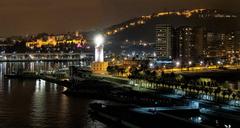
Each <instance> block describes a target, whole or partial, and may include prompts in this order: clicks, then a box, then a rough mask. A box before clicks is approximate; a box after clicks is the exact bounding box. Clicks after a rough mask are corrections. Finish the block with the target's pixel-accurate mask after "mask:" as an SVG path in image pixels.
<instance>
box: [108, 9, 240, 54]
mask: <svg viewBox="0 0 240 128" xmlns="http://www.w3.org/2000/svg"><path fill="white" fill-rule="evenodd" d="M156 24H170V25H172V26H173V27H175V28H177V27H180V26H196V27H205V28H206V29H207V30H208V31H214V32H215V31H216V32H230V31H235V30H240V18H239V15H238V14H236V13H232V12H229V11H223V10H217V9H194V10H180V11H168V12H159V13H154V14H151V15H148V16H141V17H137V18H134V19H130V20H128V21H125V22H123V23H120V24H117V25H113V26H111V27H108V28H106V29H105V30H104V31H105V34H106V35H107V39H108V41H110V42H112V44H111V45H108V46H106V48H107V49H111V50H112V51H115V52H118V51H119V50H120V48H119V47H120V45H121V42H122V41H123V40H125V39H128V40H145V41H147V42H155V25H156Z"/></svg>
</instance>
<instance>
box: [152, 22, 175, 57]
mask: <svg viewBox="0 0 240 128" xmlns="http://www.w3.org/2000/svg"><path fill="white" fill-rule="evenodd" d="M172 41H173V28H172V27H171V26H170V25H164V24H158V25H156V47H155V50H156V54H157V56H158V57H159V58H164V59H166V58H167V59H172V44H173V43H172Z"/></svg>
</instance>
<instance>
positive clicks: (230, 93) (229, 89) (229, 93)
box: [227, 88, 233, 100]
mask: <svg viewBox="0 0 240 128" xmlns="http://www.w3.org/2000/svg"><path fill="white" fill-rule="evenodd" d="M232 93H233V91H232V89H231V88H228V89H227V95H228V100H229V99H230V96H231V95H232Z"/></svg>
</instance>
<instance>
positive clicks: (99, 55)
mask: <svg viewBox="0 0 240 128" xmlns="http://www.w3.org/2000/svg"><path fill="white" fill-rule="evenodd" d="M94 42H95V62H104V53H103V47H104V37H103V36H102V35H100V34H99V35H97V36H96V37H95V38H94Z"/></svg>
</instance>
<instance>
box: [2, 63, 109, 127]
mask: <svg viewBox="0 0 240 128" xmlns="http://www.w3.org/2000/svg"><path fill="white" fill-rule="evenodd" d="M12 64H13V63H12ZM12 64H6V63H5V64H3V63H1V64H0V65H1V70H0V71H1V77H0V81H1V83H0V127H3V128H8V127H11V128H12V127H24V128H26V127H63V128H64V127H65V128H67V127H78V128H95V127H97V128H107V126H106V125H104V124H102V123H100V122H98V121H96V120H95V121H93V120H92V119H91V118H90V116H89V114H88V105H89V103H90V102H91V100H89V99H85V98H80V97H68V96H66V95H64V94H62V91H63V90H64V87H61V86H58V85H56V84H52V83H46V82H45V81H43V80H37V81H34V80H25V81H23V80H4V79H3V77H2V75H3V74H4V73H5V71H6V69H5V68H6V67H4V66H3V65H12ZM15 65H16V64H15ZM26 65H30V64H26Z"/></svg>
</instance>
